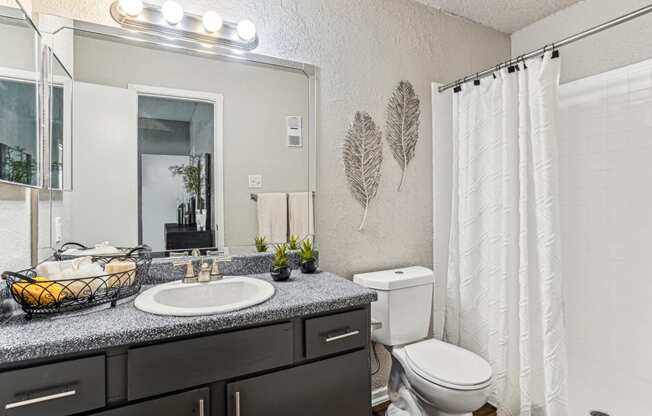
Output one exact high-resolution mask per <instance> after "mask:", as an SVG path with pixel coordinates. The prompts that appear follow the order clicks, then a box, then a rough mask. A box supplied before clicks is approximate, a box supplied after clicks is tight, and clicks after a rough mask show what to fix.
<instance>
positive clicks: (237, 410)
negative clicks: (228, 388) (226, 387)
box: [235, 391, 240, 416]
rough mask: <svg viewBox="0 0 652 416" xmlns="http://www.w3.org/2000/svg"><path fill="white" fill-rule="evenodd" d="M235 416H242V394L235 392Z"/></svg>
mask: <svg viewBox="0 0 652 416" xmlns="http://www.w3.org/2000/svg"><path fill="white" fill-rule="evenodd" d="M235 416H240V392H239V391H236V392H235Z"/></svg>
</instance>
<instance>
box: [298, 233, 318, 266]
mask: <svg viewBox="0 0 652 416" xmlns="http://www.w3.org/2000/svg"><path fill="white" fill-rule="evenodd" d="M299 255H300V256H301V272H302V273H314V272H315V271H317V259H316V258H315V253H314V250H313V248H312V241H310V239H306V240H304V241H303V242H302V243H301V252H300V253H299Z"/></svg>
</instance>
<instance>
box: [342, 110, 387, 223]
mask: <svg viewBox="0 0 652 416" xmlns="http://www.w3.org/2000/svg"><path fill="white" fill-rule="evenodd" d="M343 158H344V171H345V173H346V178H347V180H348V182H349V188H350V189H351V193H352V194H353V196H354V197H355V199H356V201H358V202H359V203H360V205H362V208H363V209H364V213H363V214H362V221H361V222H360V227H358V230H362V229H363V228H364V226H365V222H366V221H367V212H368V210H369V204H370V202H371V200H372V199H374V197H375V196H376V194H377V192H378V185H379V184H380V173H381V167H382V164H383V144H382V133H381V132H380V129H379V128H378V127H377V126H376V123H374V120H373V119H372V118H371V116H370V115H369V114H367V113H363V112H356V113H355V117H354V119H353V123H351V126H350V127H349V129H348V131H347V132H346V138H345V140H344V150H343Z"/></svg>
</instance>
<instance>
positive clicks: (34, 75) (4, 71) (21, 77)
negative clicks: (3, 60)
mask: <svg viewBox="0 0 652 416" xmlns="http://www.w3.org/2000/svg"><path fill="white" fill-rule="evenodd" d="M39 77H40V76H39V73H38V72H36V71H26V70H24V69H15V68H7V67H0V78H2V79H8V80H14V81H25V82H33V83H37V82H38V81H39V79H40V78H39Z"/></svg>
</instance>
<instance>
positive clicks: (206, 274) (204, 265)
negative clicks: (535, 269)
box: [197, 260, 211, 283]
mask: <svg viewBox="0 0 652 416" xmlns="http://www.w3.org/2000/svg"><path fill="white" fill-rule="evenodd" d="M197 281H198V282H199V283H207V282H210V281H211V272H210V266H209V265H208V262H204V261H203V260H202V262H201V266H200V270H199V274H198V275H197Z"/></svg>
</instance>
